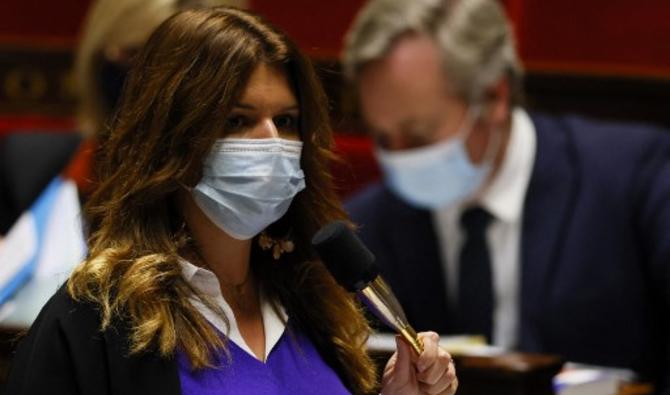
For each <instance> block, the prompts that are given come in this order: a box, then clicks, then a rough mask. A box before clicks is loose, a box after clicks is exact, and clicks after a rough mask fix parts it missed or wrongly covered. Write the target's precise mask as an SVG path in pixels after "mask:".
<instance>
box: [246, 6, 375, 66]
mask: <svg viewBox="0 0 670 395" xmlns="http://www.w3.org/2000/svg"><path fill="white" fill-rule="evenodd" d="M363 3H364V1H363V0H338V1H313V0H292V1H277V0H251V1H250V7H251V9H253V10H254V11H256V12H258V13H260V14H261V15H264V16H265V17H266V18H267V19H268V20H269V21H271V22H272V23H274V24H276V25H277V26H279V27H280V28H282V29H284V30H285V31H286V32H287V33H288V34H289V36H291V37H292V38H293V39H294V40H295V41H296V42H297V43H298V45H299V46H300V48H301V49H303V50H304V51H306V52H307V53H308V54H309V55H311V56H313V57H316V58H319V59H324V58H326V59H337V58H338V57H339V55H340V51H341V50H342V42H343V41H342V40H343V37H344V34H345V32H346V31H347V29H348V28H349V24H350V23H351V21H352V19H353V17H354V15H355V14H356V12H357V11H358V9H359V8H360V7H361V6H362V5H363Z"/></svg>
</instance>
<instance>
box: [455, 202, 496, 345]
mask: <svg viewBox="0 0 670 395" xmlns="http://www.w3.org/2000/svg"><path fill="white" fill-rule="evenodd" d="M491 219H492V218H491V215H490V214H489V213H488V212H487V211H486V210H484V209H482V208H480V207H474V208H470V209H467V210H465V211H464V212H463V214H462V216H461V227H462V229H463V231H464V235H465V243H464V244H463V247H462V249H461V254H460V264H459V273H458V277H459V278H458V280H459V281H458V310H457V314H458V315H457V321H458V322H459V323H460V325H459V328H458V329H459V330H460V331H462V333H471V334H482V335H485V336H486V339H487V340H488V341H489V342H491V341H492V330H493V286H492V283H493V279H492V273H491V258H490V256H489V249H488V246H487V243H486V227H487V226H488V224H489V223H490V222H491Z"/></svg>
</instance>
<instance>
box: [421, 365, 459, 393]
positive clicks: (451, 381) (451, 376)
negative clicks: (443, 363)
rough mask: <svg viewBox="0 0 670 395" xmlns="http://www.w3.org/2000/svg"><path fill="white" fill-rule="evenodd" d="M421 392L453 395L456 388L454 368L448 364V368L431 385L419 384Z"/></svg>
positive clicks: (456, 380)
mask: <svg viewBox="0 0 670 395" xmlns="http://www.w3.org/2000/svg"><path fill="white" fill-rule="evenodd" d="M419 386H420V388H421V391H423V392H424V393H426V394H430V395H433V394H453V393H455V392H456V388H457V387H458V379H457V378H456V368H455V367H454V364H453V363H452V362H449V363H448V368H447V369H446V370H445V371H443V372H442V376H440V377H439V378H438V379H437V381H435V382H434V383H432V384H428V383H423V382H422V383H420V384H419Z"/></svg>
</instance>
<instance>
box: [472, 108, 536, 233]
mask: <svg viewBox="0 0 670 395" xmlns="http://www.w3.org/2000/svg"><path fill="white" fill-rule="evenodd" d="M536 144H537V136H536V134H535V127H534V126H533V122H532V121H531V119H530V117H529V116H528V113H526V111H525V110H523V109H521V108H516V109H514V111H513V112H512V125H511V130H510V138H509V143H508V145H507V152H505V155H504V158H503V161H502V163H501V166H500V169H498V174H497V175H496V176H495V178H494V179H493V180H492V182H491V184H490V185H489V187H488V188H486V190H485V191H484V192H483V194H482V196H481V198H480V202H481V205H482V206H483V207H484V208H486V209H487V210H488V211H489V212H490V213H491V214H492V215H493V216H494V217H495V218H497V219H499V220H501V221H505V222H510V223H514V222H518V221H519V220H520V218H521V214H522V210H523V203H524V198H525V196H526V189H527V188H528V183H529V181H530V176H531V173H532V170H533V163H535V151H536Z"/></svg>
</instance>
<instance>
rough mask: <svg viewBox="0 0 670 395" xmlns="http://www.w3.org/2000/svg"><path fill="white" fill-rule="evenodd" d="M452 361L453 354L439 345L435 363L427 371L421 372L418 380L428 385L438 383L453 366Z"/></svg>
mask: <svg viewBox="0 0 670 395" xmlns="http://www.w3.org/2000/svg"><path fill="white" fill-rule="evenodd" d="M451 361H452V360H451V355H449V353H448V352H447V351H446V350H445V349H443V348H441V347H437V356H436V357H435V360H434V362H433V364H432V365H431V366H430V367H429V368H428V369H426V370H425V371H423V372H419V373H418V374H417V376H416V377H417V380H419V381H420V382H422V383H425V384H428V385H433V384H436V383H437V382H438V381H439V380H441V379H442V377H444V376H445V375H447V373H448V372H449V369H450V368H451V367H452V364H451ZM452 369H453V368H452ZM438 392H440V391H438Z"/></svg>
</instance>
